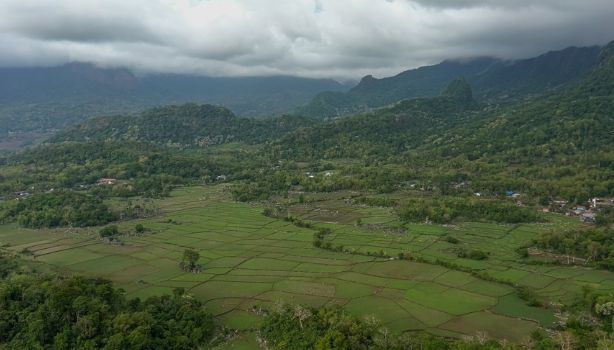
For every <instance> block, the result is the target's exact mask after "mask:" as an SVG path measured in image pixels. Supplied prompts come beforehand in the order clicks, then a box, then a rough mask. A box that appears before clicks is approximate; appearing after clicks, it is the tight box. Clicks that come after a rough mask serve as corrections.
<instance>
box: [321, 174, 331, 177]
mask: <svg viewBox="0 0 614 350" xmlns="http://www.w3.org/2000/svg"><path fill="white" fill-rule="evenodd" d="M331 175H332V174H331V173H326V174H324V175H322V177H330V176H331Z"/></svg>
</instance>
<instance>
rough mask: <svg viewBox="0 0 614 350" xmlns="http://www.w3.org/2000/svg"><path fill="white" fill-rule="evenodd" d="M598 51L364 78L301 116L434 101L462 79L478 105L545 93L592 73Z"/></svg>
mask: <svg viewBox="0 0 614 350" xmlns="http://www.w3.org/2000/svg"><path fill="white" fill-rule="evenodd" d="M600 50H601V48H600V47H597V46H594V47H583V48H577V47H569V48H567V49H565V50H562V51H554V52H548V53H546V54H543V55H541V56H539V57H536V58H531V59H525V60H521V61H518V62H504V61H501V60H497V59H494V58H478V59H474V60H469V61H458V60H457V61H451V60H447V61H444V62H441V63H440V64H437V65H434V66H427V67H420V68H417V69H413V70H409V71H405V72H402V73H400V74H398V75H396V76H394V77H389V78H383V79H376V78H373V77H372V76H366V77H364V78H363V79H362V80H361V82H360V83H359V84H358V86H356V87H354V88H353V89H351V90H350V91H349V92H347V93H341V92H322V93H319V94H318V95H316V96H315V97H314V98H313V100H312V101H311V102H309V103H308V104H307V105H305V106H304V107H301V108H299V109H298V111H299V112H300V113H302V114H305V115H308V116H313V117H319V118H336V117H344V116H348V115H352V114H357V113H360V112H365V111H369V110H372V109H375V108H380V107H383V106H386V105H389V104H391V103H394V102H396V101H400V100H403V99H407V98H412V97H433V96H436V95H437V94H438V93H439V91H441V90H442V89H443V88H444V87H445V86H446V85H447V84H448V82H450V81H451V80H452V79H454V78H456V77H459V76H463V77H465V78H467V80H468V81H469V82H470V83H471V85H472V87H473V90H474V94H475V96H476V99H478V100H486V99H498V98H509V97H518V96H522V95H527V94H536V93H541V92H544V91H546V90H548V89H550V88H553V87H556V86H559V85H561V84H564V83H567V82H569V81H572V80H574V79H576V78H578V77H583V76H585V75H586V74H588V72H590V70H591V69H592V68H593V67H594V64H595V59H596V57H597V55H598V54H599V52H600Z"/></svg>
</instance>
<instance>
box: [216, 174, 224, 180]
mask: <svg viewBox="0 0 614 350" xmlns="http://www.w3.org/2000/svg"><path fill="white" fill-rule="evenodd" d="M216 179H218V180H226V175H220V176H218V177H216Z"/></svg>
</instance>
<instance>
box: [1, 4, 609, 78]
mask: <svg viewBox="0 0 614 350" xmlns="http://www.w3.org/2000/svg"><path fill="white" fill-rule="evenodd" d="M613 17H614V2H613V1H611V0H607V1H606V0H585V1H577V0H541V1H531V0H497V1H492V0H293V1H288V0H203V1H196V0H62V1H54V2H50V1H48V0H27V1H24V0H3V1H2V2H0V66H2V67H24V66H53V65H59V64H64V63H68V62H92V63H94V64H96V65H99V66H102V67H127V68H130V69H132V70H134V71H136V72H138V73H141V74H148V73H185V74H199V75H209V76H255V75H278V74H288V75H295V76H304V77H317V78H322V77H330V78H336V79H340V80H344V79H355V78H359V77H361V76H364V75H366V74H373V75H375V76H388V75H393V74H396V73H398V72H400V71H402V70H405V69H409V68H414V67H417V66H421V65H425V64H433V63H437V62H439V61H441V60H444V59H448V58H470V57H478V56H496V57H500V58H506V59H509V58H524V57H531V56H534V55H537V54H540V53H543V52H546V51H548V50H557V49H562V48H565V47H567V46H572V45H576V46H585V45H595V44H605V43H607V42H608V41H610V40H614V21H612V18H613Z"/></svg>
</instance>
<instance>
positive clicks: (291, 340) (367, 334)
mask: <svg viewBox="0 0 614 350" xmlns="http://www.w3.org/2000/svg"><path fill="white" fill-rule="evenodd" d="M584 298H587V299H590V298H596V300H599V301H602V300H601V299H600V298H602V297H601V296H597V295H596V294H594V293H585V294H584V295H583V296H581V297H579V298H578V302H577V304H576V307H578V308H583V309H584V308H586V307H588V305H587V304H586V303H584V302H583V301H582V300H584ZM594 305H595V304H594V303H593V306H594ZM598 305H599V310H602V309H607V308H608V306H603V305H606V304H598ZM608 305H609V304H608ZM267 313H268V315H267V317H266V318H265V319H264V321H263V322H262V324H261V325H260V329H259V330H260V337H261V340H262V343H263V345H264V346H265V347H266V348H267V349H271V350H278V349H279V350H281V349H293V350H303V349H304V350H307V349H309V350H311V349H316V350H341V349H344V350H367V349H369V350H384V349H390V350H405V349H422V350H497V349H501V350H514V349H519V348H521V347H522V348H525V349H536V350H559V349H561V348H562V349H569V350H571V349H581V350H589V349H607V348H609V347H611V346H613V345H614V342H613V341H612V338H611V337H608V334H607V333H604V332H603V331H601V330H598V329H596V328H594V327H593V326H591V325H590V324H589V323H587V322H586V321H582V320H581V319H578V318H576V317H575V316H572V317H570V318H569V319H568V321H567V323H566V324H563V325H560V326H557V329H556V331H555V332H554V334H555V335H554V336H553V337H552V338H549V337H546V336H544V335H543V333H541V332H540V331H537V330H536V331H535V332H533V333H532V334H531V336H530V337H526V338H525V339H523V341H522V344H515V343H510V342H508V341H506V340H496V339H492V338H490V336H489V335H488V334H487V333H485V332H478V333H477V334H476V335H470V336H465V337H464V338H463V340H456V341H448V340H446V339H444V338H443V337H438V336H434V335H431V334H428V333H422V332H420V333H413V332H407V333H403V334H394V333H392V332H390V331H388V330H387V329H386V327H382V326H381V325H380V323H379V321H378V320H377V319H376V318H375V317H365V318H364V319H358V318H356V317H354V316H351V315H348V314H347V313H345V312H344V311H343V309H341V308H339V307H337V308H335V307H322V308H319V309H315V308H311V307H304V306H300V305H295V306H292V305H287V304H286V305H284V304H283V303H280V302H278V303H275V305H274V306H273V308H272V310H270V311H268V312H267ZM598 317H599V318H605V317H604V316H603V315H601V316H598ZM568 344H571V346H570V347H566V346H567V345H568Z"/></svg>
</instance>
